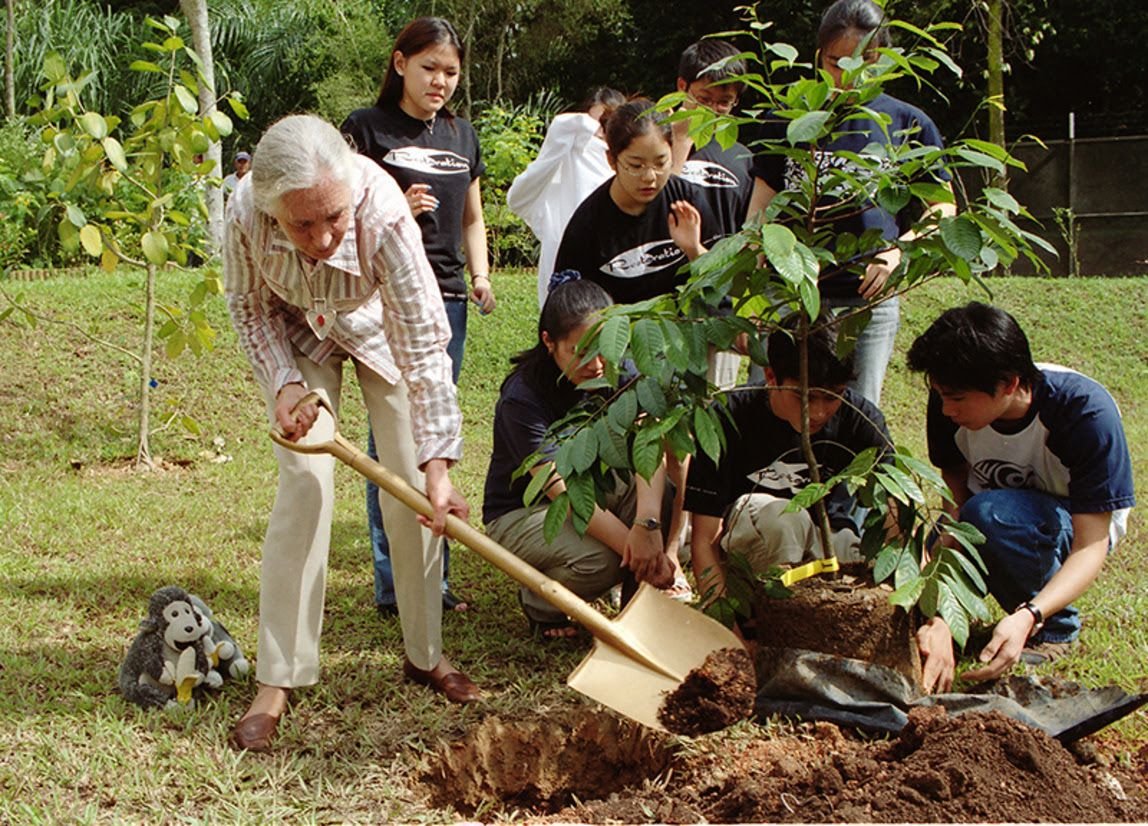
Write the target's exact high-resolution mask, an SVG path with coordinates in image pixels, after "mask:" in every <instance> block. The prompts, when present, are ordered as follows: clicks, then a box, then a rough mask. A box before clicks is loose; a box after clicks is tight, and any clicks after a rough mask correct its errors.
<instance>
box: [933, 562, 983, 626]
mask: <svg viewBox="0 0 1148 826" xmlns="http://www.w3.org/2000/svg"><path fill="white" fill-rule="evenodd" d="M941 581H942V583H943V584H944V585H945V586H946V587H947V588H948V589H949V590H950V591H952V593H953V596H955V597H956V598H957V601H958V602H960V603H961V607H962V608H963V609H964V611H965V613H966V614H968V615H969V616H970V617H974V618H975V619H977V620H980V621H981V622H984V623H989V622H992V619H993V615H992V613H991V612H990V611H989V607H988V606H987V605H985V601H984V600H983V599H982V598H981V597H979V596H977V595H976V594H975V593H973V591H972V590H971V589H970V588H969V586H968V585H966V584H965V583H964V582H963V581H962V580H961V579H959V578H958V577H955V576H952V575H951V574H949V573H948V572H946V574H945V575H944V576H943V577H942V580H941Z"/></svg>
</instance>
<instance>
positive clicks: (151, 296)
mask: <svg viewBox="0 0 1148 826" xmlns="http://www.w3.org/2000/svg"><path fill="white" fill-rule="evenodd" d="M156 269H157V268H156V265H155V264H153V263H151V262H150V261H149V262H148V265H147V288H146V289H147V294H146V298H145V299H144V335H143V346H142V347H141V348H140V410H139V446H138V447H137V448H136V467H137V468H141V469H151V468H153V467H155V464H154V463H153V462H152V460H151V445H150V440H149V435H150V434H149V431H150V430H151V349H152V342H153V341H154V340H155V274H156Z"/></svg>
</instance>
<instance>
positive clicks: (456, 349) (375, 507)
mask: <svg viewBox="0 0 1148 826" xmlns="http://www.w3.org/2000/svg"><path fill="white" fill-rule="evenodd" d="M443 305H444V306H445V307H446V318H447V321H449V322H450V343H449V344H447V347H446V352H447V355H448V356H450V372H451V379H452V380H453V381H454V383H455V386H458V375H459V372H460V371H461V370H462V356H463V353H464V351H465V350H466V299H458V298H443ZM367 455H369V456H370V457H371V458H372V459H377V458H378V453H377V452H376V450H375V434H374V433H372V432H371V431H370V430H368V431H367ZM367 527H368V529H369V530H370V535H371V555H372V557H373V558H374V561H375V605H394V604H395V578H394V574H393V573H392V571H391V547H390V544H389V543H388V542H387V533H386V530H385V529H384V528H383V512H382V509H381V508H380V507H379V487H378V485H376V484H375V483H374V482H371V481H369V480H368V482H367ZM449 573H450V546H449V545H448V544H447V541H446V539H445V538H444V539H443V541H442V589H443V590H444V591H445V590H446V588H447V577H448V575H449Z"/></svg>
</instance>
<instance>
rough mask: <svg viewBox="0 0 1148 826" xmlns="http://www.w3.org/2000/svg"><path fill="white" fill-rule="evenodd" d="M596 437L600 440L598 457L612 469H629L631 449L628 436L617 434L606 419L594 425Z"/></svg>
mask: <svg viewBox="0 0 1148 826" xmlns="http://www.w3.org/2000/svg"><path fill="white" fill-rule="evenodd" d="M594 435H595V436H596V437H597V438H598V456H599V457H600V458H601V459H602V461H603V462H605V463H606V464H607V465H609V466H610V467H612V468H627V467H629V465H630V460H629V458H628V455H627V454H628V452H629V451H628V450H627V448H628V447H629V445H628V443H627V440H626V436H625V435H624V434H622V433H618V432H616V431H615V430H614V429H613V428H611V427H610V425H609V424H608V423H607V422H606V420H605V419H599V420H598V421H597V422H595V424H594Z"/></svg>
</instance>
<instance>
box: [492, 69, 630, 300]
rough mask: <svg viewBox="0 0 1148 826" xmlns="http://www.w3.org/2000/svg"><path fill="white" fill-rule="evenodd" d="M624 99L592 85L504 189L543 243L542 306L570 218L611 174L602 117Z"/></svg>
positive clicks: (508, 202)
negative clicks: (506, 188)
mask: <svg viewBox="0 0 1148 826" xmlns="http://www.w3.org/2000/svg"><path fill="white" fill-rule="evenodd" d="M625 102H626V98H625V96H624V95H623V94H622V93H621V92H619V91H617V90H616V89H610V88H607V87H605V86H601V87H599V88H597V89H595V90H594V91H592V92H591V93H590V95H589V97H587V98H586V100H585V101H584V102H583V103H582V106H581V107H580V108H579V110H578V111H577V112H566V113H563V114H561V115H558V116H556V117H555V118H554V120H553V121H551V122H550V126H549V128H547V130H546V137H545V138H544V139H543V141H542V148H541V149H539V150H538V157H537V158H535V159H534V160H532V161H531V162H530V163H529V164H528V165H527V167H526V169H524V170H522V172H520V173H519V174H518V176H517V177H516V178H515V179H514V181H513V182H512V183H511V184H510V189H508V190H507V191H506V205H507V206H508V207H510V211H511V212H513V213H514V214H515V215H517V216H518V217H519V218H521V219H522V220H523V221H525V222H526V225H527V226H529V227H530V230H531V232H533V233H534V235H535V237H536V238H537V239H538V241H539V244H540V245H541V250H540V251H539V255H538V306H539V307H542V305H543V304H544V303H545V301H546V291H547V289H548V288H549V283H550V276H551V275H552V274H553V273H554V257H555V256H556V255H557V254H558V244H559V242H561V240H562V233H563V231H564V230H565V229H566V223H567V222H568V221H569V220H570V216H571V215H572V214H574V210H575V209H577V208H578V205H579V204H580V203H582V201H583V200H584V199H585V198H586V196H587V195H589V194H590V193H591V192H593V191H594V190H595V189H596V188H597V187H598V186H599V185H600V184H601V183H602V182H603V181H605V180H606V179H607V178H609V177H610V174H611V173H610V164H609V162H608V161H607V160H606V141H605V139H604V138H603V132H602V123H603V122H604V121H605V120H606V119H607V118H608V117H609V116H610V114H611V113H612V112H613V111H614V110H615V109H617V108H618V107H619V106H621V105H622V104H623V103H625Z"/></svg>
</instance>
